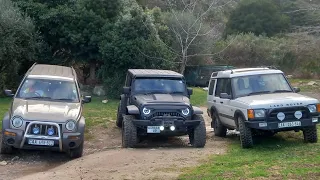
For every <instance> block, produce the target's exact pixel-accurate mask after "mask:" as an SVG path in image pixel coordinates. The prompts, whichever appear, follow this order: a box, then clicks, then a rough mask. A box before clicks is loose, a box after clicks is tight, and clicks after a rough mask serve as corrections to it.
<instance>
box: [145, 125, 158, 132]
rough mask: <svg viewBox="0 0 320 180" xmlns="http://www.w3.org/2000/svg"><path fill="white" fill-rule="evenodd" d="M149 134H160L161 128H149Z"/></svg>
mask: <svg viewBox="0 0 320 180" xmlns="http://www.w3.org/2000/svg"><path fill="white" fill-rule="evenodd" d="M147 133H160V126H148V127H147Z"/></svg>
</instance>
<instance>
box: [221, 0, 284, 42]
mask: <svg viewBox="0 0 320 180" xmlns="http://www.w3.org/2000/svg"><path fill="white" fill-rule="evenodd" d="M289 25H290V19H289V17H288V16H286V15H284V14H282V13H281V11H280V8H279V7H278V6H277V5H276V4H275V3H274V2H273V1H260V0H243V1H242V2H240V4H239V5H238V7H237V8H236V9H235V10H234V11H233V12H232V13H231V15H230V18H229V20H228V23H227V26H226V31H225V35H229V34H236V33H242V32H244V33H248V32H252V33H254V34H255V35H261V34H266V35H267V36H273V35H275V34H276V33H279V32H282V31H285V30H287V29H288V28H289Z"/></svg>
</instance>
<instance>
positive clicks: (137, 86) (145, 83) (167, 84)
mask: <svg viewBox="0 0 320 180" xmlns="http://www.w3.org/2000/svg"><path fill="white" fill-rule="evenodd" d="M133 91H134V92H136V93H185V92H186V86H185V83H184V81H183V80H182V79H156V78H154V79H153V78H152V79H135V81H134V85H133Z"/></svg>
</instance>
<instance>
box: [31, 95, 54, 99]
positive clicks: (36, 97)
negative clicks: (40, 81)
mask: <svg viewBox="0 0 320 180" xmlns="http://www.w3.org/2000/svg"><path fill="white" fill-rule="evenodd" d="M25 99H51V97H41V96H33V97H26V98H25Z"/></svg>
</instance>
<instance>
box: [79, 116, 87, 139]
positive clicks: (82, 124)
mask: <svg viewBox="0 0 320 180" xmlns="http://www.w3.org/2000/svg"><path fill="white" fill-rule="evenodd" d="M85 127H86V119H85V118H84V117H83V116H81V118H80V120H79V123H78V132H80V133H82V135H84V131H85Z"/></svg>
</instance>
